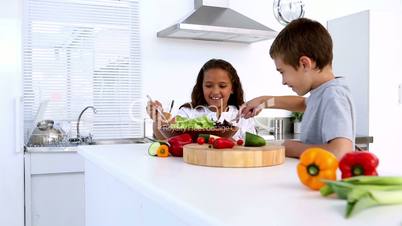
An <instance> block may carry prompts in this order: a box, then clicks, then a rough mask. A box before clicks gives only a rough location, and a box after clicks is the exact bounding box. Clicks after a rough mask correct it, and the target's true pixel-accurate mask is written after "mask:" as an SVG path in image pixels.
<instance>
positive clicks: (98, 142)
mask: <svg viewBox="0 0 402 226" xmlns="http://www.w3.org/2000/svg"><path fill="white" fill-rule="evenodd" d="M151 142H152V139H150V138H147V137H141V138H122V139H94V140H92V142H91V143H88V145H110V144H146V143H151Z"/></svg>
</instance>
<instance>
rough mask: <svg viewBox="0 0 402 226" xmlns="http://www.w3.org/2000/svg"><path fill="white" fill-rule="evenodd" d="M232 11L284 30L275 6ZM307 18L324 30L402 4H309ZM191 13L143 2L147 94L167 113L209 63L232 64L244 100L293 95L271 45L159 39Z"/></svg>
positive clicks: (257, 0)
mask: <svg viewBox="0 0 402 226" xmlns="http://www.w3.org/2000/svg"><path fill="white" fill-rule="evenodd" d="M229 2H230V7H231V8H232V9H234V10H236V11H238V12H240V13H243V14H245V15H247V16H248V17H251V18H252V19H255V20H257V21H258V22H260V23H262V24H264V25H266V26H268V27H271V28H273V29H275V30H280V29H282V26H281V25H280V24H279V23H278V22H277V21H276V20H275V18H274V16H273V13H272V3H273V1H261V0H248V1H247V2H244V1H242V0H230V1H229ZM305 2H306V14H305V17H309V18H312V19H315V20H318V21H320V22H321V23H323V24H324V25H326V21H327V20H329V19H332V18H335V17H339V16H343V15H347V14H351V13H353V12H358V11H361V10H365V9H385V8H393V7H401V4H402V3H401V1H400V0H382V1H378V0H354V1H348V0H331V1H329V0H327V1H322V0H305ZM192 9H193V0H165V1H157V0H146V1H145V0H144V1H141V11H142V13H141V26H142V29H141V33H142V34H141V36H142V61H143V68H142V72H143V76H144V79H143V84H144V86H145V88H144V92H145V93H148V94H150V95H151V96H152V97H153V98H154V99H159V100H161V101H162V102H163V104H164V106H166V108H167V107H168V105H169V103H170V100H171V99H174V100H175V103H176V107H175V108H174V110H173V112H175V111H176V110H177V107H178V105H179V104H181V103H184V102H187V101H189V100H190V94H191V90H192V87H193V85H194V84H195V79H196V76H197V74H198V71H199V69H200V68H201V66H202V65H203V64H204V63H205V62H206V61H207V60H208V59H210V58H222V59H225V60H227V61H229V62H231V63H232V64H233V66H234V67H235V68H236V69H237V72H238V74H239V76H240V79H241V80H242V84H243V88H244V91H245V97H246V99H247V100H248V99H251V98H253V97H256V96H259V95H263V94H266V95H289V94H293V92H292V91H291V90H290V89H288V88H287V87H284V86H282V85H281V77H280V75H279V73H277V72H276V69H275V65H274V63H273V61H272V60H271V58H270V57H269V53H268V52H269V48H270V45H271V43H272V40H269V41H263V42H258V43H253V44H250V45H247V44H234V43H225V42H210V41H195V40H194V41H193V40H177V39H160V38H157V37H156V33H157V32H158V31H159V30H162V29H164V28H166V27H168V26H170V25H173V24H174V23H176V22H177V21H178V20H179V19H181V18H183V17H185V16H186V15H187V14H188V13H189V12H191V10H192ZM264 115H266V116H287V115H288V112H286V111H278V110H269V111H266V112H265V113H264Z"/></svg>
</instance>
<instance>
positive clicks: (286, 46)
mask: <svg viewBox="0 0 402 226" xmlns="http://www.w3.org/2000/svg"><path fill="white" fill-rule="evenodd" d="M269 54H270V55H271V57H272V58H275V57H280V58H281V59H282V60H283V62H284V63H285V64H288V65H291V66H292V67H293V68H295V69H296V70H297V68H298V67H299V59H300V57H302V56H307V57H309V58H311V59H312V60H314V61H315V62H316V65H317V68H318V69H319V70H322V69H323V68H324V67H325V66H327V65H332V58H333V56H332V39H331V35H330V34H329V32H328V31H327V29H325V27H324V26H322V25H321V24H320V23H319V22H317V21H314V20H310V19H307V18H300V19H296V20H293V21H292V22H290V23H289V24H288V25H287V26H286V27H285V28H284V29H283V30H282V31H281V32H280V33H279V34H278V36H277V37H276V38H275V40H274V42H273V43H272V45H271V49H270V50H269Z"/></svg>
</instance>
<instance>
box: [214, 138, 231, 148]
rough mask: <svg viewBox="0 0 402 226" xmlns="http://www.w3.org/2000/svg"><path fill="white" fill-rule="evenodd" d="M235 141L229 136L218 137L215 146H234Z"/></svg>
mask: <svg viewBox="0 0 402 226" xmlns="http://www.w3.org/2000/svg"><path fill="white" fill-rule="evenodd" d="M234 145H235V143H234V142H233V141H232V140H231V139H227V138H217V139H215V140H214V144H213V147H214V148H217V149H223V148H233V146H234Z"/></svg>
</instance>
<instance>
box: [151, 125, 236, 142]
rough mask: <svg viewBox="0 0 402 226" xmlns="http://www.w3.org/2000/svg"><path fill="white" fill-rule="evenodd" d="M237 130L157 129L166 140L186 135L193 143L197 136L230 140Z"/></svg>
mask: <svg viewBox="0 0 402 226" xmlns="http://www.w3.org/2000/svg"><path fill="white" fill-rule="evenodd" d="M238 130H239V127H235V126H233V127H222V128H212V129H172V128H169V127H162V128H160V129H159V131H160V132H161V134H162V135H163V136H164V137H165V138H166V139H168V138H170V137H174V136H177V135H180V134H184V133H188V134H190V136H191V137H192V138H193V141H194V142H195V141H196V140H197V137H198V135H199V134H212V135H215V136H219V137H225V138H231V137H232V136H233V135H235V133H236V132H237V131H238Z"/></svg>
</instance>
